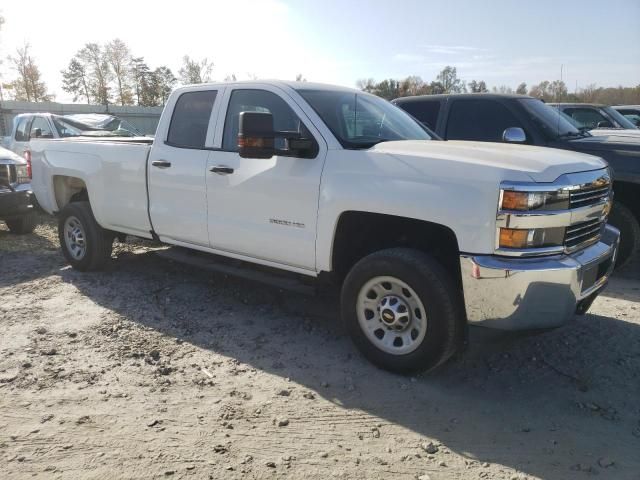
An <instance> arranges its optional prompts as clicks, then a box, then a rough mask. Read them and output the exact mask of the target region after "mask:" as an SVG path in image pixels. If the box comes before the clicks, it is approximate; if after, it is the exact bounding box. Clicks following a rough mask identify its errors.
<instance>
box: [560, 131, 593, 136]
mask: <svg viewBox="0 0 640 480" xmlns="http://www.w3.org/2000/svg"><path fill="white" fill-rule="evenodd" d="M590 136H591V134H590V133H588V132H587V131H582V130H581V131H579V132H565V133H563V134H561V135H558V138H582V137H590Z"/></svg>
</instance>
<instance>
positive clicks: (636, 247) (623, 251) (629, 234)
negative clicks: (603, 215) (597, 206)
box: [609, 202, 640, 268]
mask: <svg viewBox="0 0 640 480" xmlns="http://www.w3.org/2000/svg"><path fill="white" fill-rule="evenodd" d="M609 223H610V224H611V225H613V226H614V227H616V228H617V229H618V230H620V247H619V248H618V259H617V260H616V268H620V267H622V266H624V265H626V264H627V263H629V261H630V260H631V259H632V258H634V256H635V255H637V254H638V251H640V224H639V223H638V219H637V218H636V217H635V215H634V214H633V212H632V211H631V210H630V209H629V208H628V207H627V206H625V205H623V204H622V203H620V202H614V203H613V208H612V209H611V214H610V215H609Z"/></svg>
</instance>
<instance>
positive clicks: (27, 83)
mask: <svg viewBox="0 0 640 480" xmlns="http://www.w3.org/2000/svg"><path fill="white" fill-rule="evenodd" d="M30 48H31V45H29V44H28V43H25V44H24V46H23V47H20V48H18V49H16V55H15V56H11V55H10V56H9V57H8V60H9V62H10V63H11V65H12V68H13V69H14V70H15V71H16V72H17V73H18V78H17V79H16V80H14V81H13V82H11V86H12V87H13V90H14V98H15V99H16V100H22V101H27V102H48V101H50V100H51V98H52V95H50V94H48V93H47V86H46V84H45V83H44V81H42V75H41V73H40V69H39V68H38V66H37V65H36V63H35V60H34V58H33V57H32V56H31V55H30V54H29V49H30Z"/></svg>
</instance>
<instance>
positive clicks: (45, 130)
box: [29, 117, 53, 138]
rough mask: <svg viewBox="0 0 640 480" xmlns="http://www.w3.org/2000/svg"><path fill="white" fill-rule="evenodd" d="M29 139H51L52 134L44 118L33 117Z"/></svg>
mask: <svg viewBox="0 0 640 480" xmlns="http://www.w3.org/2000/svg"><path fill="white" fill-rule="evenodd" d="M38 130H39V131H38ZM29 138H53V132H52V131H51V127H50V126H49V122H48V121H47V119H46V118H43V117H35V118H34V119H33V122H32V123H31V130H30V131H29Z"/></svg>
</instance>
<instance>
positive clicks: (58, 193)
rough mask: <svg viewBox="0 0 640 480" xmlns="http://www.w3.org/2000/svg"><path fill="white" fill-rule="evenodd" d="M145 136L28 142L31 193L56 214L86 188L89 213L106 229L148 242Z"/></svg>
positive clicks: (148, 143)
mask: <svg viewBox="0 0 640 480" xmlns="http://www.w3.org/2000/svg"><path fill="white" fill-rule="evenodd" d="M152 142H153V139H151V138H147V137H130V138H113V137H100V138H93V137H74V138H68V139H57V140H35V141H32V146H31V147H32V162H33V182H32V186H33V190H34V192H35V194H36V197H37V199H38V202H39V203H40V205H41V206H42V208H43V209H44V210H45V211H47V212H49V213H56V212H58V211H59V210H60V208H59V207H58V205H64V204H66V203H67V200H68V199H69V198H70V197H71V196H73V195H76V194H82V193H81V192H82V190H83V189H86V190H87V191H88V192H89V193H88V195H89V200H90V202H91V207H92V209H93V214H94V216H95V218H96V220H97V221H98V223H99V224H100V225H101V226H102V227H103V228H106V229H109V230H115V231H118V232H122V233H127V234H130V235H137V236H141V237H145V238H151V233H150V232H151V223H150V221H149V214H148V208H147V206H148V197H147V180H146V179H147V158H148V156H149V152H150V150H151V143H152Z"/></svg>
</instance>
